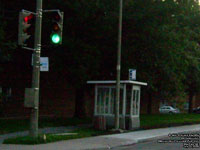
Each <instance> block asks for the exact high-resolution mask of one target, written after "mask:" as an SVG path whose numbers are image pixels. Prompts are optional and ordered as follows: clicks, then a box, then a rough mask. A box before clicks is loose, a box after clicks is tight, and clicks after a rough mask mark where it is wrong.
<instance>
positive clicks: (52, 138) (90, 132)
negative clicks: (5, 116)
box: [3, 129, 106, 145]
mask: <svg viewBox="0 0 200 150" xmlns="http://www.w3.org/2000/svg"><path fill="white" fill-rule="evenodd" d="M73 133H78V134H77V135H55V134H47V135H46V139H44V138H43V137H44V135H39V136H38V137H37V138H32V137H30V136H24V137H17V138H10V139H6V140H4V142H3V143H4V144H26V145H34V144H45V143H51V142H56V141H62V140H69V139H77V138H85V137H91V136H96V135H102V134H106V131H100V130H94V129H78V130H75V131H73Z"/></svg>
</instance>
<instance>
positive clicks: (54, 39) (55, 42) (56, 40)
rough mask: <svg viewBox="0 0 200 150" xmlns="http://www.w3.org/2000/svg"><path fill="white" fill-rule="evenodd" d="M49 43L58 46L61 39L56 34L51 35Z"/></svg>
mask: <svg viewBox="0 0 200 150" xmlns="http://www.w3.org/2000/svg"><path fill="white" fill-rule="evenodd" d="M51 41H52V42H53V43H54V44H59V43H60V41H61V37H60V36H59V35H58V34H56V33H55V34H53V35H52V36H51Z"/></svg>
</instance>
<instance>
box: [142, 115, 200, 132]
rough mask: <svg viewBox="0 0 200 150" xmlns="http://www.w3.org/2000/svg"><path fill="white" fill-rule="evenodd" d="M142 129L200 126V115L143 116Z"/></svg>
mask: <svg viewBox="0 0 200 150" xmlns="http://www.w3.org/2000/svg"><path fill="white" fill-rule="evenodd" d="M140 121H141V129H149V128H159V127H169V126H178V125H187V124H198V123H199V124H200V114H155V115H141V118H140Z"/></svg>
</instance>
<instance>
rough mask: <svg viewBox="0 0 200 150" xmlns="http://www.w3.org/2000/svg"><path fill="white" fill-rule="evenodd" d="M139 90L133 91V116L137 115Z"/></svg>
mask: <svg viewBox="0 0 200 150" xmlns="http://www.w3.org/2000/svg"><path fill="white" fill-rule="evenodd" d="M139 94H140V91H139V90H133V112H132V114H133V115H139V105H140V104H139V102H140V101H139Z"/></svg>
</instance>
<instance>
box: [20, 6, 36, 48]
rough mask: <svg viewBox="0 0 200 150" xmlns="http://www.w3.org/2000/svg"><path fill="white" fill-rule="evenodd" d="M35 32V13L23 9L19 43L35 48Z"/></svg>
mask: <svg viewBox="0 0 200 150" xmlns="http://www.w3.org/2000/svg"><path fill="white" fill-rule="evenodd" d="M34 33H35V14H33V13H31V12H27V11H24V10H22V12H20V13H19V32H18V44H19V45H22V46H25V47H30V48H33V46H34Z"/></svg>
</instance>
